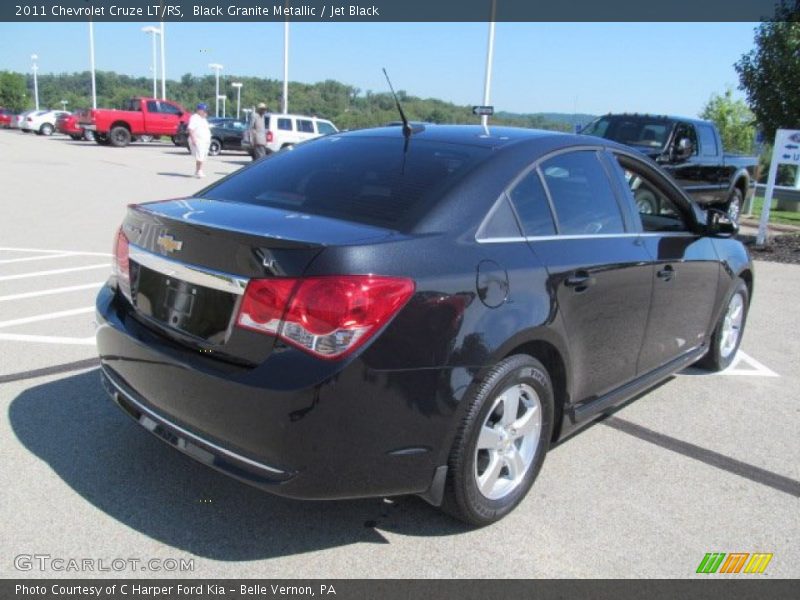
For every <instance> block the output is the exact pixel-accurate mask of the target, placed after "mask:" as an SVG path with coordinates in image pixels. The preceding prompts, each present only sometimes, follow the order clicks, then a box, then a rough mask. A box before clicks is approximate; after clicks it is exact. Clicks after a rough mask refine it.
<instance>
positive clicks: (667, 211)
mask: <svg viewBox="0 0 800 600" xmlns="http://www.w3.org/2000/svg"><path fill="white" fill-rule="evenodd" d="M614 163H615V166H616V165H619V176H620V177H621V178H623V179H624V182H625V186H624V187H625V190H626V192H628V193H630V196H629V197H630V199H631V200H633V202H634V203H635V204H636V209H637V212H638V213H639V218H640V219H641V221H642V230H643V231H646V232H651V233H657V232H683V231H690V228H689V226H688V224H687V222H686V219H685V217H684V216H683V214H682V213H681V210H680V208H679V207H678V204H677V203H676V202H675V200H673V199H672V198H671V197H670V196H669V195H668V194H667V193H666V192H664V191H663V187H664V184H663V182H662V184H661V185H659V184H658V180H657V179H655V178H654V177H653V175H652V174H650V173H648V172H647V170H646V169H645V168H643V167H642V166H641V165H638V164H637V163H635V162H634V161H633V160H631V159H629V158H626V157H624V156H616V155H615V156H614Z"/></svg>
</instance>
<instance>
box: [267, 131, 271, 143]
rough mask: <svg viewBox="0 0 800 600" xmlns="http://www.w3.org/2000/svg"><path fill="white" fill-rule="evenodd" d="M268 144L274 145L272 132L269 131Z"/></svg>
mask: <svg viewBox="0 0 800 600" xmlns="http://www.w3.org/2000/svg"><path fill="white" fill-rule="evenodd" d="M267 143H268V144H271V143H272V132H271V131H267Z"/></svg>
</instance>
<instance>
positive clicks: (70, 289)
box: [0, 281, 105, 302]
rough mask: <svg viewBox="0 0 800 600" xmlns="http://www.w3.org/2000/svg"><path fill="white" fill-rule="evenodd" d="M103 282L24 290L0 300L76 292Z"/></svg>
mask: <svg viewBox="0 0 800 600" xmlns="http://www.w3.org/2000/svg"><path fill="white" fill-rule="evenodd" d="M104 283H105V282H104V281H100V282H97V283H87V284H85V285H71V286H69V287H62V288H52V289H49V290H40V291H38V292H25V293H23V294H10V295H8V296H0V302H8V301H9V300H22V299H24V298H38V297H39V296H51V295H53V294H64V293H66V292H76V291H78V290H91V289H95V290H96V289H99V288H100V286H101V285H103V284H104Z"/></svg>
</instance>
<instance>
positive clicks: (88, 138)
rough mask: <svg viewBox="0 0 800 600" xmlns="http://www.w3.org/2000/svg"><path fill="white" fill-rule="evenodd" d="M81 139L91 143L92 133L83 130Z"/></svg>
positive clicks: (89, 130) (92, 139) (88, 130)
mask: <svg viewBox="0 0 800 600" xmlns="http://www.w3.org/2000/svg"><path fill="white" fill-rule="evenodd" d="M83 139H85V140H86V141H87V142H93V141H94V131H92V130H91V129H84V130H83Z"/></svg>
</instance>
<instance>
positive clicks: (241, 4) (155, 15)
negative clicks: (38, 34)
mask: <svg viewBox="0 0 800 600" xmlns="http://www.w3.org/2000/svg"><path fill="white" fill-rule="evenodd" d="M495 1H496V13H495V21H498V22H536V21H539V22H556V21H560V22H603V21H605V22H659V21H661V22H681V21H682V22H735V21H753V22H755V21H762V20H765V19H769V18H772V16H773V15H774V14H775V6H776V2H779V1H780V0H701V1H698V0H558V1H555V0H495ZM783 1H784V2H786V3H788V4H789V5H792V6H797V4H798V1H799V0H783ZM492 2H493V0H4V1H3V2H2V3H0V21H10V22H69V21H88V20H90V19H91V20H94V21H119V22H125V21H135V22H139V21H141V22H152V21H158V20H164V21H167V22H225V21H236V22H248V21H249V22H253V21H264V22H270V21H272V22H278V21H280V22H282V21H284V20H287V19H288V20H290V21H307V22H367V23H369V22H373V23H374V22H486V21H489V20H491V14H492ZM286 7H289V9H290V12H289V13H288V16H287V13H286Z"/></svg>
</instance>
